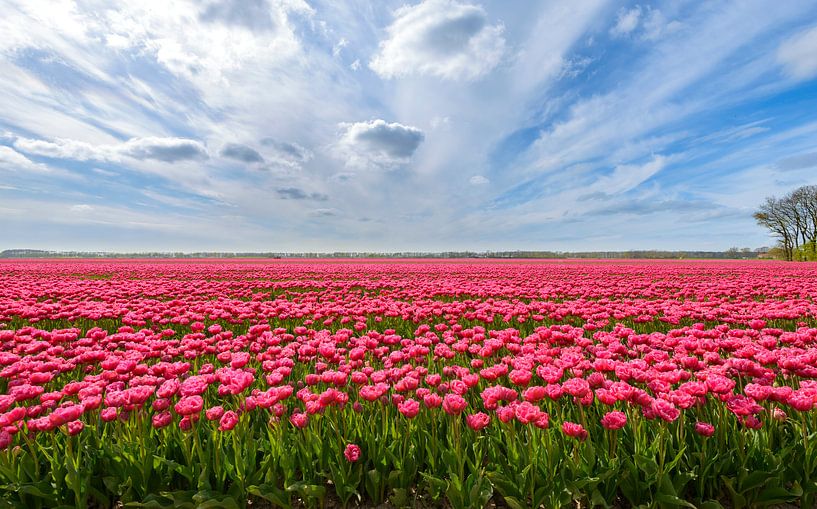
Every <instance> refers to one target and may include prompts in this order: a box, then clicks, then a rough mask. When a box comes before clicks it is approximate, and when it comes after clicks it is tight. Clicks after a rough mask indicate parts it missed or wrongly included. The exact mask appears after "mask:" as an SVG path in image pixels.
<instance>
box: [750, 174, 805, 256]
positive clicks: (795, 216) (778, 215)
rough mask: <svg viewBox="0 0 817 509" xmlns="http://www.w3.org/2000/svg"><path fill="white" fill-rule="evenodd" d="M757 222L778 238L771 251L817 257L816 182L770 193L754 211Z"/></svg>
mask: <svg viewBox="0 0 817 509" xmlns="http://www.w3.org/2000/svg"><path fill="white" fill-rule="evenodd" d="M754 218H755V220H756V221H757V223H758V224H759V225H761V226H763V227H765V228H767V229H768V230H769V231H770V232H771V233H772V234H773V235H774V236H775V237H776V238H777V240H778V245H777V246H776V249H775V251H774V252H775V254H777V255H778V257H779V258H782V259H784V260H788V261H808V260H817V186H802V187H798V188H797V189H795V190H794V191H792V192H790V193H789V194H787V195H785V196H783V197H782V198H777V197H774V196H771V197H768V198H766V201H765V202H763V204H762V205H761V206H760V207H759V208H758V210H757V212H755V213H754Z"/></svg>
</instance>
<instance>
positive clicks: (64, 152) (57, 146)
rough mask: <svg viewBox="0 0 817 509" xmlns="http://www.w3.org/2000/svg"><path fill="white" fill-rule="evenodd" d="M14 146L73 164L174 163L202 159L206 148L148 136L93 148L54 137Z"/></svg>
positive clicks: (193, 142)
mask: <svg viewBox="0 0 817 509" xmlns="http://www.w3.org/2000/svg"><path fill="white" fill-rule="evenodd" d="M14 147H15V148H17V149H18V150H21V151H23V152H26V153H29V154H35V155H39V156H45V157H52V158H56V159H74V160H77V161H114V162H118V161H121V160H122V158H123V156H127V157H131V158H134V159H139V160H144V159H151V160H154V161H163V162H168V163H172V162H176V161H184V160H196V159H199V160H200V159H206V158H207V157H208V154H207V149H206V148H205V147H204V145H202V144H201V143H200V142H198V141H196V140H190V139H186V138H160V137H155V136H149V137H144V138H131V139H130V140H128V141H126V142H122V143H118V144H111V145H93V144H91V143H86V142H83V141H77V140H71V139H64V138H57V139H54V140H53V141H46V140H35V139H31V138H22V137H20V138H17V139H15V141H14Z"/></svg>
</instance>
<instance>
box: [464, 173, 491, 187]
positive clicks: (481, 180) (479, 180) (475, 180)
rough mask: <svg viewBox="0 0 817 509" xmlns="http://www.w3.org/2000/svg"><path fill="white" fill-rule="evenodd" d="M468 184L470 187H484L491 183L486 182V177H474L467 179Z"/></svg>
mask: <svg viewBox="0 0 817 509" xmlns="http://www.w3.org/2000/svg"><path fill="white" fill-rule="evenodd" d="M468 182H470V183H471V185H472V186H484V185H486V184H488V183H490V182H491V181H490V180H488V179H487V178H486V177H483V176H482V175H474V176H473V177H471V178H470V179H468Z"/></svg>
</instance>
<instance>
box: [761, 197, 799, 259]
mask: <svg viewBox="0 0 817 509" xmlns="http://www.w3.org/2000/svg"><path fill="white" fill-rule="evenodd" d="M754 218H755V221H757V222H758V224H759V225H761V226H764V227H766V228H768V229H769V231H771V232H772V234H773V235H775V236H777V237H778V241H779V242H780V244H781V246H780V247H781V248H783V253H784V255H785V257H786V260H787V261H791V260H792V257H793V254H794V244H793V241H792V232H791V230H790V225H789V218H788V217H787V216H786V214H785V212H784V208H783V207H782V206H781V203H780V200H779V199H777V198H774V197H768V198H766V201H765V202H764V203H763V204H762V205H761V206H760V207H759V210H758V211H757V212H755V214H754Z"/></svg>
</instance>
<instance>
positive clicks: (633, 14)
mask: <svg viewBox="0 0 817 509" xmlns="http://www.w3.org/2000/svg"><path fill="white" fill-rule="evenodd" d="M640 20H641V6H638V5H636V6H635V7H633V8H632V9H621V10H619V11H618V18H616V24H615V26H614V27H613V28H611V29H610V34H611V35H613V36H623V35H628V34H630V33H632V32H633V31H634V30H635V29H636V28H638V22H639V21H640Z"/></svg>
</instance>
